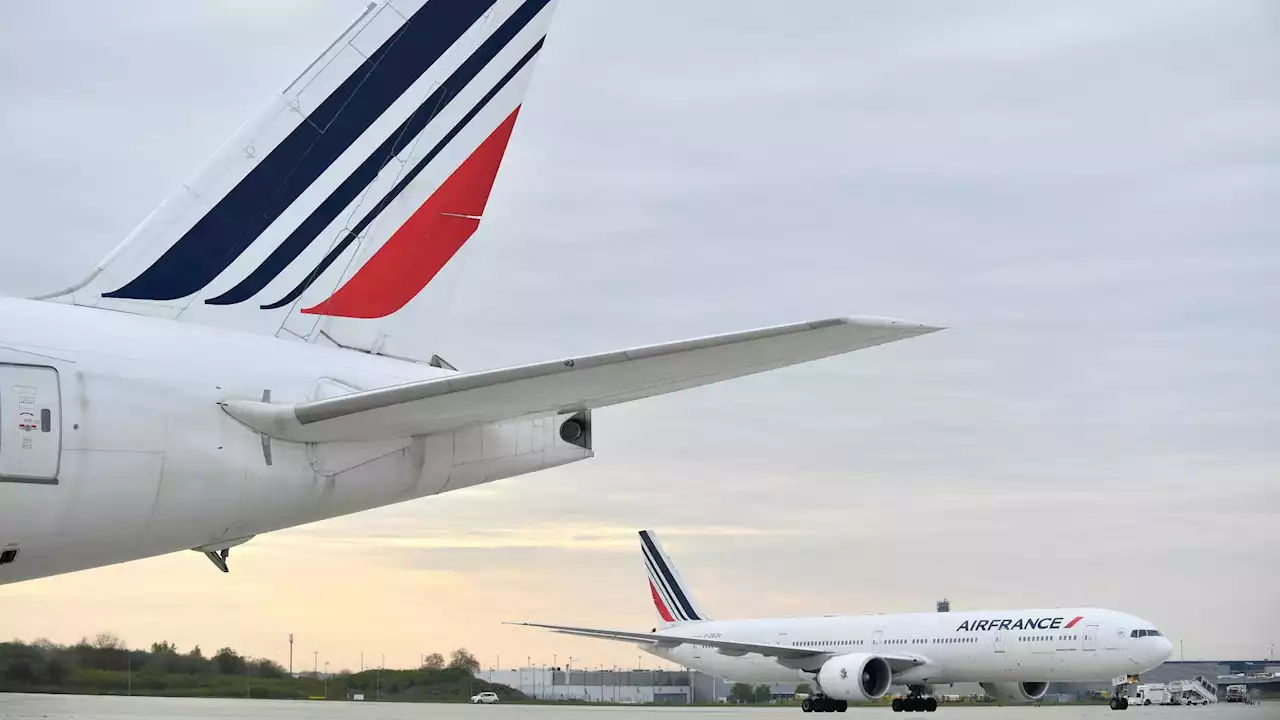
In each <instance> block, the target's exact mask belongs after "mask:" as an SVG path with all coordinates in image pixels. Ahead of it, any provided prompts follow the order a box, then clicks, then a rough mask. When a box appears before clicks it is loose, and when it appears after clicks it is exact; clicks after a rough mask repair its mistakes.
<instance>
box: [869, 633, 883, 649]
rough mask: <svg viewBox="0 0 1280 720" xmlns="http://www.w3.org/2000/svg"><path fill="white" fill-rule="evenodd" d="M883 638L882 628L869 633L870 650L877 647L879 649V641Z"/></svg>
mask: <svg viewBox="0 0 1280 720" xmlns="http://www.w3.org/2000/svg"><path fill="white" fill-rule="evenodd" d="M883 639H884V631H883V630H877V631H875V632H874V633H872V634H871V649H872V650H879V649H880V642H881V641H882V640H883Z"/></svg>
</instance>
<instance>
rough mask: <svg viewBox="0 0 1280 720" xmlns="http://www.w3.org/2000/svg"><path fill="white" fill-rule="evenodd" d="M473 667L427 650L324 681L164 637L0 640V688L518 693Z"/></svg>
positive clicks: (322, 694) (216, 693) (217, 693)
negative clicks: (393, 664)
mask: <svg viewBox="0 0 1280 720" xmlns="http://www.w3.org/2000/svg"><path fill="white" fill-rule="evenodd" d="M479 669H480V662H479V661H478V660H477V659H476V658H475V656H474V655H472V654H471V653H470V652H468V651H467V650H466V649H465V648H459V649H457V650H454V651H453V652H452V653H451V654H450V656H449V659H448V660H446V659H445V658H444V656H443V655H441V654H439V653H432V654H431V655H428V656H427V657H426V659H425V661H424V662H423V664H422V667H419V668H416V669H413V670H386V669H377V670H365V671H363V672H358V673H352V672H350V671H346V670H344V671H342V672H339V673H336V674H334V675H331V676H329V677H328V678H325V677H322V676H320V675H318V674H316V673H312V672H307V673H299V674H298V676H297V677H294V676H291V675H290V674H289V671H288V670H286V669H285V668H284V667H283V666H281V665H280V664H279V663H277V662H275V661H274V660H270V659H267V658H252V657H248V656H245V655H242V654H240V653H239V652H237V651H236V650H235V649H233V648H230V647H224V648H220V649H219V650H218V651H217V652H215V653H212V654H206V653H205V651H204V650H203V649H201V648H200V646H198V645H197V646H195V647H193V648H191V649H190V650H188V651H186V652H182V651H180V650H179V649H178V648H177V646H175V645H174V644H173V643H170V642H158V643H153V644H152V645H151V647H150V649H131V648H128V647H127V646H126V645H125V644H124V643H123V642H122V641H121V640H120V639H119V638H118V637H116V636H115V635H112V634H110V633H102V634H100V635H98V636H97V637H95V638H94V639H93V640H89V639H88V638H82V639H81V640H80V641H79V642H78V643H75V644H74V645H59V644H57V643H53V642H50V641H48V640H44V639H41V640H36V641H35V642H32V643H24V642H20V641H13V642H7V643H0V692H60V693H81V694H134V695H176V696H191V697H259V698H263V697H270V698H298V699H305V698H328V699H346V698H348V697H352V696H354V695H356V694H363V695H365V696H366V697H367V698H368V699H382V700H415V699H418V700H427V699H429V700H434V701H449V700H466V699H468V698H470V696H471V694H472V692H473V691H474V692H480V691H482V690H492V691H494V692H497V693H498V694H499V695H500V696H502V697H503V699H508V700H517V699H522V698H523V696H522V695H521V694H520V693H519V692H518V691H515V690H512V689H511V688H508V687H506V686H493V685H490V684H489V683H486V682H483V681H480V680H478V679H476V678H475V674H476V673H477V672H478V671H479Z"/></svg>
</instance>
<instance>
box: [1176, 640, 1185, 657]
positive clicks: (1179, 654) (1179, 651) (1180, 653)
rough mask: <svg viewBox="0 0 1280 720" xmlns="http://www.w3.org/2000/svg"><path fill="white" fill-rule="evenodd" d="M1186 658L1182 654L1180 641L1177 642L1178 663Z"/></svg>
mask: <svg viewBox="0 0 1280 720" xmlns="http://www.w3.org/2000/svg"><path fill="white" fill-rule="evenodd" d="M1185 659H1186V657H1185V656H1184V655H1183V654H1182V641H1181V640H1179V641H1178V662H1182V661H1183V660H1185Z"/></svg>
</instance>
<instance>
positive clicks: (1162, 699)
mask: <svg viewBox="0 0 1280 720" xmlns="http://www.w3.org/2000/svg"><path fill="white" fill-rule="evenodd" d="M1129 702H1130V703H1132V704H1134V705H1168V704H1170V702H1171V696H1170V695H1169V689H1168V688H1167V687H1165V686H1164V684H1163V683H1149V684H1146V685H1139V686H1138V687H1136V688H1134V691H1133V697H1131V698H1129Z"/></svg>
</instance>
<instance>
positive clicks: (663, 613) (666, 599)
mask: <svg viewBox="0 0 1280 720" xmlns="http://www.w3.org/2000/svg"><path fill="white" fill-rule="evenodd" d="M640 551H641V552H642V553H643V555H644V566H645V570H647V571H648V573H649V592H650V594H652V595H653V605H654V607H655V608H657V610H658V617H660V618H662V621H663V622H664V623H667V624H676V623H681V622H694V621H698V620H709V619H710V618H708V617H707V615H706V613H704V612H702V608H701V606H699V605H698V603H697V601H696V600H694V599H693V593H691V592H690V591H689V586H687V585H685V583H684V581H683V580H682V579H681V578H680V572H679V571H678V570H676V565H675V563H673V562H672V561H671V557H670V556H668V555H667V553H666V552H665V551H664V550H663V549H662V543H661V542H659V541H658V535H657V533H655V532H653V531H652V530H641V531H640Z"/></svg>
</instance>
